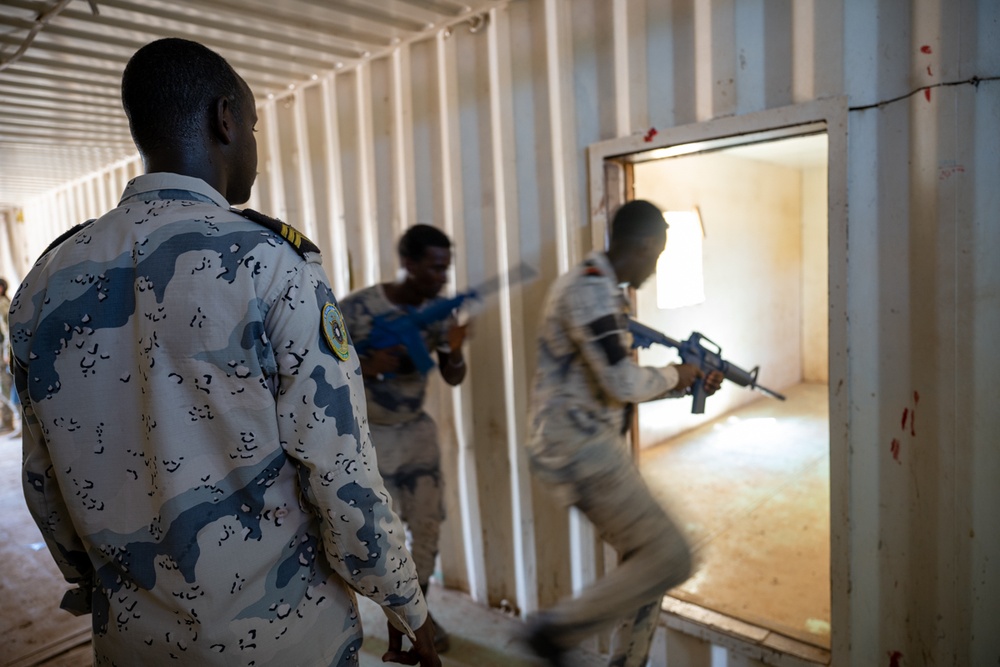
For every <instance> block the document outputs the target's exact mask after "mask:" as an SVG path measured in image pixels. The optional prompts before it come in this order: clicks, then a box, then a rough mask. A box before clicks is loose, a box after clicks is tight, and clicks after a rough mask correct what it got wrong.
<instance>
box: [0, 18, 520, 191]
mask: <svg viewBox="0 0 1000 667" xmlns="http://www.w3.org/2000/svg"><path fill="white" fill-rule="evenodd" d="M498 4H503V3H502V2H498V0H461V1H456V0H59V1H58V2H55V1H53V0H2V1H0V207H2V206H20V205H22V204H23V203H24V202H25V201H27V200H28V199H30V198H32V197H34V196H37V195H40V194H42V193H44V192H46V191H48V190H51V189H52V188H56V187H58V186H60V185H62V184H64V183H66V182H67V181H72V180H74V179H76V178H79V177H82V176H84V175H86V174H90V173H93V172H95V171H98V170H100V169H102V168H104V167H106V166H108V165H110V164H113V163H115V162H118V161H120V160H123V159H127V158H130V157H133V156H134V155H135V149H134V147H133V145H132V140H131V137H130V136H129V131H128V125H127V122H126V119H125V115H124V113H123V112H122V109H121V100H120V95H119V85H120V77H121V72H122V70H123V69H124V67H125V64H126V62H127V61H128V59H129V57H130V56H131V55H132V53H134V52H135V51H136V50H137V49H138V48H139V47H141V46H142V45H143V44H145V43H147V42H149V41H152V40H154V39H157V38H160V37H168V36H177V37H185V38H188V39H193V40H196V41H198V42H201V43H203V44H205V45H206V46H209V47H211V48H213V49H215V50H216V51H218V52H219V53H221V54H222V55H223V56H224V57H225V58H226V59H227V60H229V62H230V63H231V64H232V65H233V67H234V68H236V70H237V71H238V72H239V73H240V74H241V75H243V77H244V78H245V79H246V80H247V82H248V83H249V84H250V87H251V88H252V89H253V91H254V94H255V95H256V96H257V98H258V99H264V98H265V97H266V96H267V95H269V94H272V95H280V94H282V93H284V92H285V91H287V90H288V89H289V88H290V87H294V86H296V85H300V84H302V83H308V82H309V81H311V80H314V79H315V78H317V77H319V76H321V75H323V74H325V73H329V72H331V71H341V70H345V69H349V68H351V67H353V66H354V65H357V64H358V63H361V62H364V61H365V60H367V59H370V58H375V57H378V56H380V55H383V54H385V53H387V52H390V51H391V50H392V49H394V48H396V47H397V46H398V45H399V44H402V43H406V42H412V41H416V40H419V39H422V38H425V37H428V36H430V35H432V34H434V33H436V32H437V31H438V30H441V29H445V28H447V27H449V26H452V25H455V24H457V23H460V22H463V21H470V20H472V21H475V20H476V17H477V16H479V14H481V13H482V12H483V11H486V10H488V9H490V8H491V7H494V6H497V5H498Z"/></svg>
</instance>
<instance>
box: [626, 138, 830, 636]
mask: <svg viewBox="0 0 1000 667" xmlns="http://www.w3.org/2000/svg"><path fill="white" fill-rule="evenodd" d="M748 141H749V142H750V143H746V144H743V145H738V146H733V147H729V148H724V149H719V150H713V151H710V152H700V153H690V154H684V155H680V156H677V157H669V158H664V159H656V160H649V161H643V162H638V163H637V164H635V165H634V171H633V178H634V194H635V197H636V198H637V199H649V200H650V201H653V202H654V203H656V204H657V205H658V206H660V207H662V208H663V210H664V214H665V216H666V218H667V220H668V224H669V225H670V229H669V231H668V239H667V245H666V249H665V250H664V254H663V255H662V256H661V259H660V263H659V265H658V268H657V274H656V276H655V277H653V278H651V279H650V280H648V281H647V282H646V283H645V284H644V285H643V287H642V288H641V289H640V290H638V293H637V300H636V304H637V312H636V318H637V319H638V320H639V321H640V322H642V323H644V324H647V325H649V326H651V327H653V328H655V329H658V330H660V331H662V332H664V333H666V334H667V335H668V336H670V337H671V338H673V339H675V340H677V341H683V340H685V339H686V338H688V336H689V335H690V334H691V333H692V332H700V333H701V334H702V335H703V336H705V337H706V338H708V339H709V340H708V341H705V342H704V345H705V346H706V347H707V348H708V349H710V350H712V351H715V352H718V351H720V350H721V356H722V358H723V359H724V360H725V361H727V362H729V363H731V364H734V365H736V366H738V367H740V368H743V369H744V370H747V371H751V370H752V369H754V368H755V367H758V366H759V375H757V381H758V382H759V383H760V384H761V385H763V386H764V387H765V388H768V389H772V390H776V391H777V392H779V393H780V394H781V395H783V396H784V397H785V399H786V400H784V401H781V400H777V399H775V398H774V397H772V396H769V395H768V394H766V393H764V392H761V391H753V390H751V389H749V388H741V387H739V386H738V385H736V384H734V383H732V382H727V383H725V384H724V385H723V388H722V389H721V390H720V391H719V392H718V393H717V394H716V395H715V396H712V397H710V398H709V399H708V400H707V402H706V405H705V410H704V414H692V409H693V405H692V399H688V398H684V399H681V400H663V401H656V402H652V403H647V404H644V405H641V406H640V408H639V417H638V425H639V428H638V445H639V449H640V460H641V462H642V463H641V467H642V470H643V473H644V475H645V476H646V478H647V480H648V481H649V483H650V484H651V486H652V487H653V488H654V489H655V491H656V493H657V494H658V495H659V497H661V498H662V499H663V500H664V502H665V503H666V504H667V505H668V507H669V508H670V510H671V511H672V512H673V513H674V514H675V515H676V516H677V517H678V519H679V520H680V521H682V523H683V525H684V527H685V528H686V530H687V531H688V534H689V537H690V539H691V540H692V542H693V544H694V546H695V548H696V551H697V553H698V558H699V561H700V563H699V567H698V570H697V573H696V574H695V576H694V577H692V578H691V579H690V580H688V581H687V582H685V583H684V584H683V585H681V586H680V587H678V588H677V589H675V590H674V591H673V592H672V595H673V596H675V597H677V598H678V599H681V600H684V601H688V602H692V603H695V604H697V605H700V606H702V607H706V608H708V609H712V610H714V611H718V612H721V613H724V614H727V615H729V616H732V617H734V618H737V619H740V620H742V621H746V622H748V623H751V624H754V625H757V626H761V627H765V628H768V629H770V630H773V631H775V632H778V633H781V634H785V635H787V636H790V637H793V638H795V639H798V640H801V641H804V642H808V643H811V644H815V645H818V646H822V647H826V648H829V645H830V584H829V581H830V578H829V565H830V550H829V544H830V541H829V517H830V506H829V442H830V439H829V417H828V414H829V412H828V389H827V384H828V363H827V349H828V348H827V345H828V325H827V318H828V301H827V293H828V292H827V255H828V243H827V196H826V178H827V166H826V165H827V139H826V135H825V134H823V133H817V134H811V135H807V136H797V137H792V138H786V139H781V140H778V141H755V140H754V138H753V137H750V138H748ZM679 152H680V151H679ZM639 354H640V362H641V363H643V364H654V365H655V364H663V363H667V362H669V361H671V360H674V359H676V351H675V350H674V349H672V348H669V347H666V346H659V345H653V346H651V347H650V348H648V349H644V350H641V351H640V353H639Z"/></svg>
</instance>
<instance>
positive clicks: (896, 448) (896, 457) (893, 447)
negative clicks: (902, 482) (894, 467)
mask: <svg viewBox="0 0 1000 667" xmlns="http://www.w3.org/2000/svg"><path fill="white" fill-rule="evenodd" d="M899 447H900V445H899V440H897V439H896V438H893V439H892V444H891V445H889V450H890V451H891V452H892V458H893V460H895V461H896V463H902V461H900V460H899Z"/></svg>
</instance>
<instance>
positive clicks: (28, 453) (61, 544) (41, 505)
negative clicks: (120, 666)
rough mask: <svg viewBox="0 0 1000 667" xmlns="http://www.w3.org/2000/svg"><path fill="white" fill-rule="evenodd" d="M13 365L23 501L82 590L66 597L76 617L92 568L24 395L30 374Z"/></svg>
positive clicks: (84, 608) (86, 603)
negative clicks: (19, 419)
mask: <svg viewBox="0 0 1000 667" xmlns="http://www.w3.org/2000/svg"><path fill="white" fill-rule="evenodd" d="M12 362H13V363H11V367H12V368H11V370H12V371H13V373H14V382H15V386H16V387H18V390H19V392H20V394H21V404H22V410H23V414H24V418H23V419H24V421H23V423H22V428H21V448H22V452H23V455H22V469H21V473H22V478H21V482H22V485H23V490H24V500H25V502H26V503H27V505H28V511H29V512H30V513H31V517H32V518H33V519H34V520H35V523H36V524H37V525H38V528H39V530H40V531H41V533H42V538H43V539H44V540H45V544H46V545H47V546H48V548H49V553H50V554H51V555H52V559H53V560H54V561H55V562H56V565H57V566H58V567H59V571H60V572H62V575H63V577H65V578H66V581H68V582H69V583H71V584H79V585H80V588H79V589H74V590H71V591H68V592H67V593H66V596H65V597H64V598H63V603H62V607H63V608H64V609H66V610H68V611H71V612H73V613H75V614H82V613H89V611H90V593H91V589H92V582H93V577H94V570H93V566H92V565H91V562H90V558H89V557H88V556H87V550H86V547H85V546H84V544H83V540H81V539H80V536H79V535H78V534H77V532H76V530H75V529H74V528H73V522H72V521H71V519H70V516H69V511H68V510H67V508H66V501H65V499H64V498H63V495H62V491H61V490H60V488H59V484H58V483H57V482H56V479H55V477H54V476H53V474H52V473H53V469H52V459H51V457H50V456H49V448H48V444H47V443H46V441H45V437H44V435H43V434H42V432H41V429H40V428H39V426H38V423H37V421H36V420H35V418H34V412H33V410H32V406H31V400H30V399H29V397H28V396H27V395H26V393H25V392H24V391H21V390H22V389H23V388H24V387H25V386H27V371H26V369H25V367H24V366H23V365H22V364H21V363H20V362H19V361H18V360H17V359H16V358H15V359H13V360H12Z"/></svg>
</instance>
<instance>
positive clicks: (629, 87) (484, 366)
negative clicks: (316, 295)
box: [0, 0, 1000, 665]
mask: <svg viewBox="0 0 1000 667" xmlns="http://www.w3.org/2000/svg"><path fill="white" fill-rule="evenodd" d="M998 76H1000V4H998V3H996V2H995V1H993V0H979V1H978V2H977V1H976V0H961V1H958V2H950V1H946V0H914V1H913V2H906V1H905V0H871V1H868V0H796V1H795V2H792V1H791V0H672V1H671V0H645V1H643V0H572V1H570V0H514V1H512V2H511V3H510V4H509V5H508V6H506V7H501V8H499V9H494V10H492V11H491V12H490V13H489V14H488V15H486V16H485V17H484V20H483V21H482V22H475V23H471V24H463V25H462V26H459V27H456V28H454V29H452V30H450V31H447V32H442V33H439V34H437V35H436V36H435V37H434V38H433V39H429V40H426V41H423V42H417V43H414V44H411V45H408V46H406V47H404V48H401V49H399V50H398V51H396V52H395V53H393V54H392V55H391V56H389V57H384V58H380V59H376V60H373V61H371V62H368V63H365V64H362V65H360V66H359V67H356V68H354V69H351V70H349V71H344V72H342V73H339V74H337V75H335V76H333V75H331V76H328V77H326V78H321V80H319V81H317V82H316V83H315V84H314V85H312V86H308V87H305V88H300V89H298V90H296V91H295V92H294V93H293V94H290V95H288V96H286V97H284V98H278V99H273V100H259V101H260V102H261V103H262V110H261V120H262V122H261V123H260V124H259V127H260V128H262V135H263V136H262V137H261V141H260V146H261V175H260V177H259V180H258V183H257V186H256V188H255V193H254V201H253V202H252V204H253V205H254V206H257V207H259V208H261V209H262V210H263V211H265V212H268V213H270V214H273V215H277V216H279V217H282V218H284V219H287V220H289V221H290V222H292V223H293V224H296V225H297V226H299V227H300V228H302V229H303V231H305V232H306V233H307V234H309V235H310V236H312V237H314V238H315V239H316V240H317V241H318V243H319V245H320V246H321V247H322V248H323V250H324V254H325V257H326V259H325V262H326V266H327V269H328V271H329V273H330V275H331V278H332V280H333V283H334V286H335V289H336V291H337V293H339V294H345V293H347V292H348V291H349V290H350V289H352V288H357V287H361V286H363V285H368V284H370V283H372V282H374V281H377V280H386V279H389V278H391V277H392V276H393V274H394V271H395V266H396V263H395V258H394V251H393V243H394V238H395V237H396V236H397V234H398V233H399V232H400V230H402V229H404V228H405V227H406V226H408V225H410V224H412V223H415V222H418V221H419V222H430V223H433V224H437V225H439V226H442V227H444V228H445V229H447V230H448V231H449V233H451V234H452V236H453V237H454V239H455V241H456V247H457V252H456V271H455V276H456V283H457V285H458V286H459V287H464V286H466V285H472V284H475V283H478V282H480V281H481V280H483V279H486V278H489V277H491V276H493V275H495V274H497V273H498V272H501V273H502V272H503V271H504V270H505V268H506V267H509V266H514V265H517V264H518V263H520V262H522V261H524V262H527V263H529V264H531V265H532V266H535V267H538V268H539V271H540V275H539V277H538V279H537V280H536V281H534V282H532V283H530V284H527V285H523V286H515V287H512V288H510V289H504V290H503V291H502V292H501V294H500V296H499V297H495V298H493V300H492V301H491V302H490V303H489V305H488V307H487V309H486V311H485V312H484V313H483V314H482V315H481V316H480V317H479V318H478V320H477V321H476V324H475V327H476V330H475V337H474V338H473V339H472V341H471V344H470V345H471V363H470V368H471V372H470V375H469V378H468V379H467V381H466V382H465V384H464V385H463V386H462V387H461V388H460V389H458V390H456V391H455V392H451V391H450V390H445V389H443V388H439V389H438V390H437V392H436V393H435V395H434V396H433V399H432V400H433V403H434V409H435V412H436V413H437V414H438V416H439V422H440V424H441V426H442V433H443V434H444V437H445V439H446V441H447V442H446V451H447V452H448V453H449V464H448V465H449V467H450V468H451V469H450V470H449V471H448V472H449V476H448V481H449V483H450V484H451V487H450V488H451V492H450V495H449V501H448V510H449V512H450V516H451V517H452V521H450V522H449V524H448V534H447V535H446V536H445V549H444V552H443V554H442V564H443V573H444V579H445V581H446V583H447V585H450V586H455V587H459V588H463V589H466V590H469V591H470V592H471V593H472V594H473V595H474V596H475V597H476V598H477V599H479V600H482V601H483V602H488V603H489V604H491V605H494V606H509V607H510V608H514V609H517V610H519V611H522V612H525V611H531V610H533V609H536V608H538V607H539V606H545V605H547V604H549V603H551V602H552V601H553V600H554V599H556V598H557V597H559V596H561V595H564V594H567V593H568V592H570V591H571V590H572V588H573V586H574V585H577V584H579V583H581V582H583V581H586V580H587V579H588V578H589V577H592V576H593V573H594V572H595V571H596V569H597V568H598V567H599V562H596V561H595V560H594V558H593V555H592V554H590V553H589V552H588V550H587V545H588V544H589V543H590V541H589V539H588V536H587V530H586V527H585V526H583V525H582V524H581V523H580V522H578V521H576V520H575V519H572V518H570V517H567V516H566V515H565V514H564V513H563V512H561V511H558V510H557V509H555V508H554V506H553V505H552V503H551V501H550V500H549V499H548V497H547V496H546V495H545V493H544V491H543V490H541V489H538V488H537V487H536V486H535V485H534V484H533V483H532V482H531V480H530V478H529V476H528V475H527V471H526V466H525V461H524V456H523V454H522V452H521V449H520V442H521V440H522V439H523V435H524V432H525V428H526V424H525V415H526V413H527V400H528V387H529V382H530V378H531V374H532V372H533V368H534V360H535V353H534V350H533V345H532V341H533V339H534V331H535V327H536V324H537V321H538V317H539V311H540V309H541V304H542V299H543V297H544V293H545V290H546V287H547V285H548V284H549V283H550V282H551V281H552V279H553V278H554V277H555V276H556V275H557V274H558V273H559V272H561V271H563V270H565V269H566V268H567V267H568V266H570V265H571V264H572V263H574V262H575V261H577V260H578V259H579V258H580V257H582V255H583V253H584V252H585V251H586V250H587V249H589V247H591V244H592V241H591V239H593V238H601V235H600V232H601V231H602V230H600V229H598V228H597V227H599V226H600V224H601V222H600V221H601V220H603V215H604V212H603V211H595V210H592V209H591V205H590V203H589V200H588V192H589V189H588V188H589V185H588V174H589V171H588V165H587V159H586V158H587V156H586V148H587V146H588V145H591V144H594V143H595V142H599V141H602V140H609V139H612V138H615V137H622V136H629V135H637V136H641V135H644V134H646V133H647V132H648V131H649V129H650V128H652V127H655V128H658V129H659V130H666V129H668V128H674V127H677V126H688V125H692V124H697V123H700V122H703V121H710V120H713V119H714V120H718V119H722V118H724V117H730V116H733V117H736V119H737V120H738V119H739V118H740V117H742V116H745V115H747V116H749V115H752V114H754V113H755V112H762V111H765V110H768V109H776V108H778V107H787V106H789V105H794V104H797V103H802V102H808V101H810V100H817V99H825V98H830V99H833V100H836V99H837V98H839V99H840V102H834V103H839V104H842V105H844V106H846V107H849V108H850V111H849V112H848V113H847V116H846V117H847V119H848V120H847V123H846V126H843V125H842V126H840V127H832V128H828V129H829V131H830V133H831V167H830V169H831V171H830V174H831V175H830V184H831V204H830V205H831V211H832V212H833V213H835V215H833V216H831V252H830V258H831V265H830V287H831V296H830V300H831V303H830V306H831V317H832V319H831V341H830V355H831V372H830V376H831V408H832V409H831V435H832V438H831V447H832V450H831V466H832V469H831V476H832V479H833V483H834V486H833V491H832V493H833V499H832V503H831V505H832V508H833V513H834V514H833V517H832V518H833V522H832V523H833V529H832V530H833V562H834V565H833V573H832V585H833V607H832V608H833V623H832V625H833V651H834V662H835V663H836V664H838V665H876V664H891V665H907V664H913V665H916V664H937V665H986V664H997V662H998V660H1000V635H998V633H997V632H996V630H997V623H998V619H1000V568H998V567H997V562H996V561H997V559H1000V528H998V526H1000V522H998V514H1000V484H997V480H998V479H1000V445H998V435H997V434H998V433H1000V410H998V409H997V406H998V405H1000V388H998V387H1000V385H998V384H997V378H998V377H1000V352H998V351H997V349H996V344H997V341H1000V260H998V259H997V258H998V256H1000V222H998V219H997V217H998V214H997V211H998V210H1000V201H998V193H1000V188H998V187H997V182H998V178H1000V123H998V122H997V119H998V118H1000V83H998V82H997V81H996V78H997V77H998ZM733 126H734V127H737V126H738V122H737V123H735V124H734V125H733ZM695 127H697V126H695ZM845 141H846V144H845ZM837 142H839V144H838V145H839V146H841V150H840V156H841V157H840V158H837V154H838V151H837V150H836V149H835V148H834V146H835V144H837ZM845 146H846V150H844V147H845ZM838 159H840V160H841V164H840V165H839V166H838V165H836V164H833V162H834V161H835V160H838ZM137 168H138V165H137V164H135V163H128V164H121V165H116V166H113V167H112V168H110V169H109V170H108V171H106V172H103V173H100V174H96V175H95V176H94V177H93V178H90V179H85V180H84V181H81V182H78V183H75V184H72V185H70V186H68V187H66V188H64V189H62V190H60V191H57V192H55V193H53V194H52V196H50V197H47V198H44V199H42V200H39V201H37V202H35V203H34V204H33V205H31V206H29V207H27V209H26V210H25V213H24V215H25V219H26V220H27V223H26V224H18V223H16V222H8V225H7V228H8V233H7V234H6V235H5V237H4V240H5V241H6V242H7V243H8V245H9V247H10V251H11V254H12V256H13V258H14V261H15V263H16V268H14V270H15V272H16V273H18V274H23V272H24V271H25V270H26V268H27V266H28V262H29V261H31V260H32V259H33V258H34V257H35V256H37V254H38V253H39V251H40V250H41V249H42V248H43V247H44V246H45V245H46V244H47V242H48V240H49V239H50V238H51V237H54V236H55V235H56V233H57V232H59V231H61V230H62V229H65V228H67V227H68V226H69V225H70V224H71V223H76V222H78V221H80V220H82V219H85V218H87V217H88V216H92V215H96V214H97V213H98V212H100V210H101V209H103V208H105V207H106V206H107V205H108V204H109V202H112V201H114V199H115V197H116V193H117V191H118V190H119V189H120V188H121V185H122V183H123V182H124V180H126V178H127V177H128V176H129V175H131V174H134V173H135V172H136V170H137ZM838 170H839V171H838ZM838 174H840V175H839V176H838ZM838 179H839V180H838ZM838 191H839V192H840V193H841V198H840V200H837V198H836V193H837V192H838ZM838 212H839V213H838ZM837 215H839V216H840V220H841V221H842V222H841V224H840V226H839V227H838V226H837V223H836V222H835V218H836V217H837ZM592 220H593V221H597V222H596V224H597V227H595V226H594V225H593V224H592ZM0 258H2V253H0ZM12 268H13V267H12ZM600 555H601V554H600V553H598V554H597V556H600ZM598 561H599V559H598ZM669 643H670V642H668V644H669ZM705 651H708V649H707V648H706V649H705ZM695 654H697V652H696V653H695ZM692 655H694V654H692ZM697 655H700V656H702V657H695V658H691V659H690V661H689V662H690V664H706V665H707V664H710V662H709V661H710V657H708V656H709V653H707V652H704V651H703V652H702V653H701V654H697ZM674 664H675V663H674V662H671V665H674Z"/></svg>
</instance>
